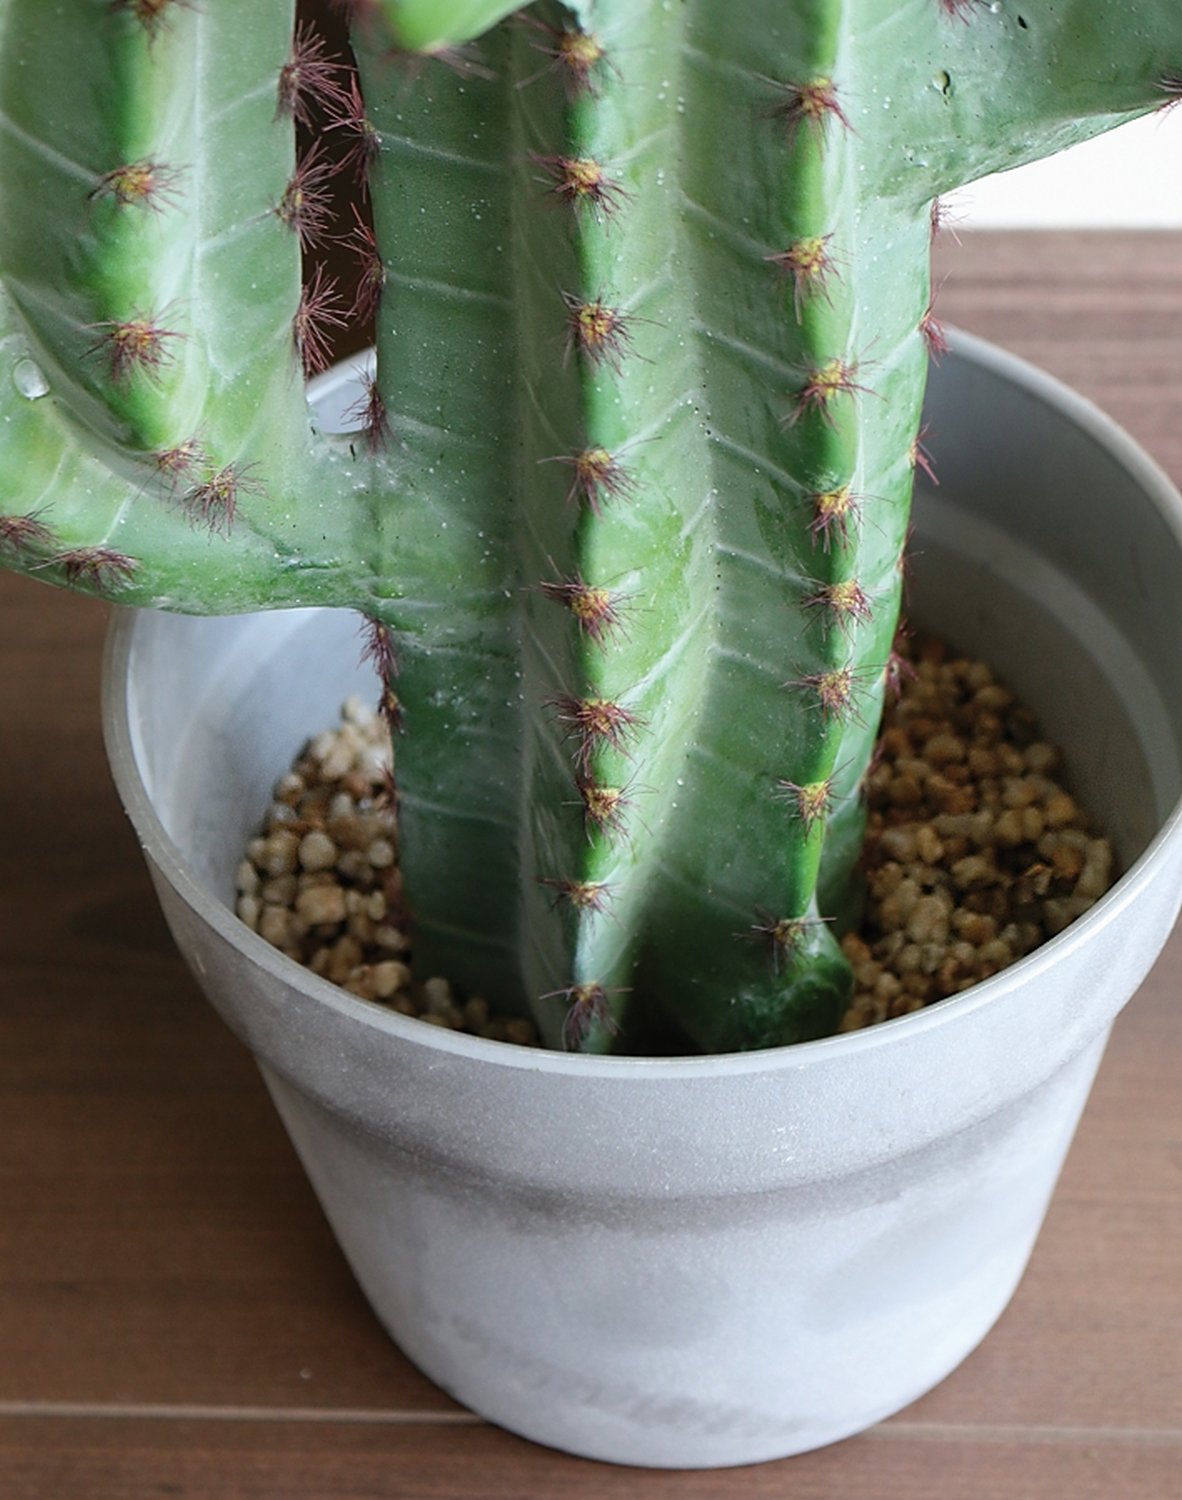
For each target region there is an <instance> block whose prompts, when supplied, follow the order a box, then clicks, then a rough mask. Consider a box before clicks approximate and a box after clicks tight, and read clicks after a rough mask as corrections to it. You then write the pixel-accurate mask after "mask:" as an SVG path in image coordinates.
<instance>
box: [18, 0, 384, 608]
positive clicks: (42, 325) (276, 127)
mask: <svg viewBox="0 0 1182 1500" xmlns="http://www.w3.org/2000/svg"><path fill="white" fill-rule="evenodd" d="M160 16H161V19H160V20H159V22H158V24H157V25H155V26H154V27H153V26H148V25H146V24H145V23H143V22H142V21H141V20H140V19H139V18H138V16H137V13H136V12H135V10H134V9H133V8H126V9H115V8H113V7H111V6H110V5H108V4H105V3H104V4H83V5H78V4H74V5H70V6H22V5H13V4H11V3H10V4H8V5H7V6H6V7H5V9H4V11H3V12H2V14H0V20H2V25H3V30H2V33H0V35H2V38H3V60H2V64H0V180H2V181H3V183H4V204H5V212H4V213H3V215H2V216H0V274H2V276H3V283H4V291H3V293H2V294H0V302H2V304H3V305H2V308H0V322H2V329H0V337H2V339H3V343H2V348H3V355H2V356H0V359H2V362H3V363H4V365H5V366H6V370H7V371H8V372H11V373H12V376H13V378H8V379H5V380H4V384H3V390H2V392H0V406H2V407H3V409H4V411H5V415H6V418H7V420H8V422H9V427H8V428H7V429H6V433H5V443H4V446H3V449H2V450H0V514H4V515H7V516H8V517H9V518H10V519H9V521H8V523H6V527H5V530H6V534H7V535H8V537H9V540H8V541H7V542H5V544H4V558H5V561H6V562H7V563H9V564H11V565H15V566H17V567H21V568H25V569H26V570H28V571H29V572H31V573H32V574H33V575H34V576H38V577H43V578H46V579H49V580H52V581H68V582H71V583H73V584H75V585H77V586H80V587H84V588H90V589H92V590H94V591H97V592H104V591H109V592H111V593H113V594H114V595H115V596H117V597H118V598H119V599H120V600H121V601H123V602H127V603H151V604H159V605H165V606H168V607H172V608H180V609H186V610H191V611H197V612H214V611H226V610H241V609H250V608H259V607H262V606H267V605H292V604H306V603H312V602H317V601H318V602H321V603H326V604H341V603H346V602H350V603H351V602H354V601H355V599H356V597H357V592H358V588H357V585H356V583H355V582H354V579H353V573H354V568H353V560H354V553H355V547H354V530H355V512H353V511H352V510H351V508H347V507H341V506H330V505H326V504H325V503H324V501H322V500H321V499H320V498H319V497H320V496H321V495H326V494H328V493H329V492H330V488H329V486H330V484H331V483H335V480H336V474H335V473H332V474H331V479H330V471H332V470H333V469H334V463H335V461H334V459H333V447H332V445H331V444H330V443H327V442H325V441H323V440H319V439H314V438H313V436H312V434H311V430H310V426H309V422H308V416H307V409H306V403H305V399H304V391H303V381H302V378H301V376H300V372H299V362H298V358H297V356H296V351H295V348H294V345H293V335H292V326H293V317H294V315H295V312H296V309H297V306H298V304H299V298H300V259H301V256H300V245H299V236H298V234H297V232H296V230H295V228H294V227H293V226H292V225H291V224H289V223H287V222H285V221H284V220H283V218H282V216H281V215H280V214H279V213H277V212H276V209H277V208H278V207H280V206H281V205H282V203H283V201H284V194H285V192H286V189H287V184H289V183H290V182H291V181H292V179H293V164H294V159H295V157H294V144H293V132H292V125H291V121H290V119H284V118H280V117H278V116H279V112H278V110H277V98H278V95H277V85H278V82H279V78H280V72H281V69H282V67H283V65H284V62H285V61H286V59H287V57H288V55H289V52H290V49H291V45H292V42H291V36H292V30H291V28H292V16H293V5H292V0H260V3H258V4H257V5H255V6H253V7H252V12H251V24H250V25H249V26H244V25H242V18H241V13H240V12H238V11H237V10H236V8H235V7H230V6H226V5H202V6H200V7H188V6H182V5H180V4H176V5H172V6H169V7H167V8H166V9H165V10H164V11H162V12H161V13H160ZM137 321H142V322H143V323H144V324H145V325H146V327H150V328H156V329H158V330H166V331H167V333H166V334H161V335H160V337H159V348H158V353H159V359H158V360H157V361H156V362H155V363H153V362H152V359H151V350H150V345H149V346H146V347H148V350H149V352H148V357H147V358H144V359H139V358H137V357H136V355H135V350H136V349H137V348H142V347H145V346H139V345H136V344H135V343H134V342H133V343H131V344H129V346H128V348H129V349H130V350H131V352H130V353H129V354H128V355H127V357H126V359H124V360H123V362H122V363H120V356H119V355H118V353H117V351H116V349H115V347H114V344H113V342H112V337H113V334H114V331H115V330H117V329H119V328H121V327H124V326H125V325H127V324H129V323H136V322H137ZM143 337H144V338H147V339H149V340H150V334H149V333H146V332H145V333H143ZM30 380H31V381H32V383H33V385H34V387H36V388H38V389H40V388H41V387H42V386H44V387H45V388H46V389H47V395H46V397H45V399H36V398H34V399H33V400H30V398H29V397H28V396H25V395H22V393H21V386H22V384H23V385H28V383H29V381H30ZM14 423H15V427H14V426H13V424H14ZM18 430H19V432H20V433H21V434H22V437H21V440H20V441H19V442H18V441H16V439H15V437H14V436H13V434H14V432H15V431H18ZM170 453H171V454H173V455H174V456H175V458H176V464H175V466H174V467H166V466H165V464H164V460H165V459H166V458H167V456H168V455H169V454H170ZM186 454H187V455H188V457H186ZM34 456H35V457H34ZM336 469H337V471H338V472H339V465H337V466H336ZM39 474H41V475H46V476H47V478H48V482H47V483H46V484H45V485H43V486H41V487H38V486H37V485H36V483H35V479H36V476H37V475H39ZM32 513H36V514H37V518H38V525H37V526H35V527H33V528H32V530H31V532H30V527H29V525H28V523H27V522H22V521H21V518H22V517H27V516H28V515H30V514H32ZM30 538H31V539H30ZM78 554H81V555H82V562H81V564H79V563H77V561H76V558H77V555H78ZM88 554H89V555H93V556H94V557H96V558H98V559H99V560H100V562H101V559H102V558H103V557H104V556H109V557H110V558H111V559H114V560H115V561H116V566H115V567H114V568H111V567H106V568H103V567H101V566H90V565H88V564H87V562H86V558H87V555H88ZM55 557H65V558H67V559H75V561H74V563H73V564H72V565H70V566H69V567H68V568H63V566H61V565H59V564H55V562H54V561H53V559H54V558H55ZM120 559H122V560H123V562H122V563H119V561H118V560H120Z"/></svg>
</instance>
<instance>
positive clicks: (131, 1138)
mask: <svg viewBox="0 0 1182 1500" xmlns="http://www.w3.org/2000/svg"><path fill="white" fill-rule="evenodd" d="M940 271H941V274H943V273H944V272H946V271H947V272H949V273H951V274H950V279H949V281H948V284H947V286H946V288H945V290H944V293H943V297H942V299H941V300H942V306H941V309H940V311H941V312H942V313H943V314H944V315H945V316H947V317H948V318H949V319H951V320H953V321H956V322H958V323H960V324H962V325H964V326H967V327H970V328H972V329H974V330H975V331H978V332H981V333H984V334H986V335H987V336H989V337H992V338H995V339H997V340H999V341H1000V342H1003V343H1006V344H1008V345H1009V346H1010V347H1012V348H1014V349H1016V350H1017V352H1019V353H1021V354H1023V355H1026V356H1027V357H1029V358H1031V359H1033V360H1035V361H1036V362H1037V363H1040V364H1042V365H1044V366H1045V367H1047V368H1049V369H1050V370H1052V371H1053V372H1054V373H1057V374H1059V375H1061V376H1063V377H1064V378H1065V379H1068V380H1069V381H1071V382H1072V383H1073V384H1075V385H1077V386H1078V387H1079V388H1081V389H1082V390H1083V391H1084V392H1085V394H1087V395H1089V396H1091V397H1092V398H1093V399H1095V400H1097V401H1098V402H1099V403H1100V404H1101V405H1102V406H1104V407H1105V408H1106V409H1107V410H1109V411H1110V412H1111V413H1112V414H1113V415H1114V416H1116V417H1117V419H1118V420H1119V421H1121V422H1122V423H1124V424H1125V425H1126V426H1127V427H1128V428H1129V429H1130V430H1131V431H1132V432H1133V434H1134V435H1135V436H1136V437H1137V438H1138V439H1139V440H1140V441H1141V442H1142V443H1144V444H1145V446H1146V447H1148V448H1149V450H1150V451H1151V452H1152V453H1153V454H1154V455H1155V456H1156V457H1157V459H1158V461H1159V462H1161V463H1162V464H1163V466H1164V467H1165V468H1166V469H1167V470H1169V471H1170V472H1171V473H1172V474H1173V475H1174V477H1175V479H1182V237H1180V236H1176V235H1172V234H1135V235H1133V234H1088V235H1061V234H1040V235H1027V236H1023V235H980V236H972V237H966V238H965V243H964V244H963V246H962V247H960V248H957V247H956V246H954V245H951V244H949V245H947V246H945V247H944V248H943V249H942V250H941V253H940ZM105 619H106V610H105V609H104V607H103V606H100V605H97V604H95V603H94V602H93V601H89V600H85V599H79V598H74V597H69V596H63V595H60V594H55V593H53V592H52V591H51V590H49V589H47V588H44V587H43V586H41V585H39V584H36V583H31V582H29V581H27V580H18V579H13V578H8V577H4V578H0V1497H3V1500H147V1497H149V1496H158V1495H173V1496H180V1497H182V1500H303V1497H308V1500H313V1497H314V1500H354V1497H362V1496H364V1497H367V1500H373V1497H379V1496H392V1497H393V1496H397V1497H399V1500H403V1497H418V1496H422V1497H433V1500H436V1497H439V1500H443V1497H447V1500H455V1497H461V1496H463V1497H467V1496H473V1497H475V1496H488V1497H499V1496H502V1495H504V1496H509V1495H513V1496H521V1495H524V1496H546V1497H549V1496H551V1495H556V1494H559V1493H561V1494H562V1495H563V1496H564V1497H565V1500H598V1497H602V1500H608V1497H612V1496H616V1495H621V1496H622V1495H625V1494H627V1495H628V1496H630V1497H631V1496H635V1495H640V1496H641V1497H645V1496H651V1497H658V1496H663V1495H670V1496H672V1495H677V1496H679V1497H684V1500H706V1497H711V1500H713V1497H723V1496H726V1497H728V1500H743V1497H746V1496H750V1497H760V1496H765V1495H766V1496H769V1497H770V1496H771V1495H773V1494H775V1495H781V1494H785V1493H791V1494H792V1495H793V1497H794V1500H813V1497H818V1500H819V1497H822V1496H824V1497H832V1496H837V1495H840V1496H841V1497H842V1500H863V1497H865V1500H871V1497H873V1500H881V1497H884V1496H889V1495H895V1494H907V1495H908V1496H909V1497H910V1500H929V1497H930V1500H935V1497H937V1496H939V1497H940V1500H946V1497H948V1496H954V1497H956V1500H986V1497H989V1500H994V1497H996V1500H1002V1497H1005V1500H1018V1497H1023V1500H1044V1497H1045V1500H1052V1497H1054V1500H1059V1497H1060V1496H1062V1495H1066V1494H1070V1495H1072V1496H1074V1497H1083V1500H1093V1497H1094V1500H1168V1497H1174V1496H1176V1495H1177V1494H1179V1493H1182V1339H1180V1338H1179V1330H1182V1276H1179V1274H1178V1271H1179V1264H1180V1260H1182V1250H1180V1248H1179V1247H1182V1102H1180V1101H1182V1008H1180V1007H1179V1004H1178V992H1179V989H1180V987H1182V939H1179V938H1178V937H1177V936H1176V937H1175V939H1174V940H1173V941H1172V942H1171V944H1170V947H1169V948H1168V949H1167V952H1166V954H1165V956H1164V957H1163V959H1162V961H1161V962H1160V963H1159V965H1158V967H1157V969H1156V970H1155V971H1154V973H1153V975H1152V976H1151V977H1150V979H1149V980H1148V981H1147V983H1146V985H1145V986H1144V989H1143V991H1142V993H1141V995H1140V996H1139V997H1138V998H1137V1000H1136V1002H1135V1003H1134V1004H1133V1005H1132V1007H1131V1008H1130V1009H1129V1011H1128V1012H1127V1013H1126V1014H1125V1016H1124V1017H1122V1019H1121V1021H1120V1022H1119V1024H1118V1026H1117V1028H1116V1032H1115V1035H1114V1038H1113V1041H1112V1044H1111V1047H1110V1049H1109V1054H1108V1056H1107V1058H1106V1060H1105V1062H1104V1065H1103V1068H1102V1069H1101V1073H1100V1077H1099V1080H1098V1082H1097V1085H1096V1090H1095V1093H1094V1095H1093V1098H1092V1101H1091V1103H1090V1105H1089V1107H1088V1110H1087V1113H1086V1114H1085V1117H1084V1120H1083V1123H1082V1125H1081V1128H1080V1132H1079V1136H1078V1139H1077V1142H1076V1145H1075V1147H1074V1149H1073V1151H1072V1154H1071V1157H1070V1159H1069V1162H1068V1165H1067V1169H1066V1172H1065V1174H1064V1178H1063V1181H1062V1183H1061V1185H1060V1188H1059V1191H1058V1193H1057V1195H1056V1198H1055V1202H1054V1204H1053V1206H1052V1209H1051V1213H1050V1217H1049V1219H1048V1223H1047V1226H1046V1230H1045V1231H1044V1234H1043V1237H1042V1239H1041V1240H1040V1243H1039V1246H1038V1248H1037V1250H1036V1252H1035V1256H1034V1260H1033V1262H1032V1264H1031V1267H1030V1271H1029V1273H1028V1275H1027V1277H1026V1279H1025V1281H1024V1282H1023V1284H1022V1286H1021V1288H1020V1289H1019V1291H1018V1294H1017V1296H1016V1298H1015V1300H1014V1302H1013V1304H1012V1305H1011V1307H1010V1309H1009V1310H1008V1311H1007V1313H1006V1314H1005V1315H1004V1317H1003V1318H1002V1321H1001V1323H1000V1324H999V1325H998V1327H997V1329H996V1330H995V1331H994V1333H993V1334H992V1335H991V1336H990V1338H989V1339H988V1340H987V1341H986V1343H985V1344H984V1345H983V1346H982V1347H981V1349H979V1350H978V1351H977V1352H976V1353H975V1354H974V1355H973V1356H972V1357H971V1358H970V1359H969V1360H968V1361H967V1363H966V1364H965V1365H964V1366H963V1367H962V1368H961V1369H960V1370H959V1371H957V1372H956V1373H955V1374H954V1375H953V1376H952V1377H951V1378H950V1379H949V1380H948V1381H946V1382H945V1383H944V1385H942V1386H941V1387H940V1388H939V1389H937V1390H936V1391H934V1392H932V1393H931V1394H930V1395H929V1396H927V1397H926V1398H925V1399H924V1400H922V1401H920V1402H919V1403H917V1404H916V1405H915V1406H914V1407H912V1408H911V1409H910V1410H909V1411H907V1412H905V1413H903V1414H902V1415H901V1416H900V1417H898V1418H896V1419H894V1420H893V1421H891V1422H888V1423H886V1424H884V1425H883V1426H882V1427H880V1428H878V1429H876V1430H875V1431H874V1432H872V1433H870V1434H867V1435H865V1436H864V1437H862V1438H859V1439H855V1440H852V1441H850V1442H848V1443H844V1444H841V1445H838V1446H837V1447H835V1448H833V1449H829V1450H826V1451H825V1452H822V1453H818V1454H812V1455H806V1456H803V1457H800V1458H797V1459H793V1460H789V1461H787V1462H785V1463H779V1464H771V1465H764V1466H760V1467H758V1468H751V1469H742V1470H733V1471H726V1472H724V1473H721V1474H711V1473H693V1474H658V1473H648V1472H644V1471H638V1470H625V1469H612V1468H610V1467H607V1466H604V1465H599V1464H592V1463H586V1462H583V1461H580V1460H576V1459H572V1458H567V1457H564V1456H563V1455H560V1454H555V1453H550V1452H547V1451H545V1450H543V1449H540V1448H537V1447H534V1446H532V1445H530V1444H528V1443H525V1442H521V1441H519V1440H517V1439H515V1438H512V1437H509V1436H507V1435H505V1434H503V1433H499V1432H496V1431H495V1430H493V1429H491V1428H489V1427H487V1426H486V1425H485V1424H483V1423H481V1422H479V1421H478V1420H477V1419H475V1418H473V1417H471V1416H469V1415H468V1414H467V1413H464V1412H462V1411H460V1409H459V1408H457V1407H456V1406H455V1405H454V1404H453V1403H452V1402H451V1401H450V1400H449V1399H448V1398H447V1397H446V1396H444V1395H442V1394H441V1393H440V1392H438V1391H437V1390H435V1388H434V1387H432V1386H431V1385H430V1384H429V1382H427V1381H426V1380H425V1379H424V1378H423V1377H422V1376H420V1375H419V1374H418V1373H417V1372H416V1371H415V1370H414V1369H413V1368H412V1367H411V1366H410V1365H409V1364H408V1362H407V1361H406V1360H405V1359H403V1357H402V1356H401V1355H400V1354H399V1353H398V1351H397V1350H396V1349H395V1348H394V1347H393V1346H392V1345H391V1344H390V1343H389V1341H388V1340H387V1339H386V1337H385V1335H384V1334H383V1333H382V1332H381V1330H380V1329H379V1328H378V1327H377V1326H376V1324H375V1322H374V1320H373V1319H372V1318H371V1316H370V1314H369V1313H368V1311H367V1309H366V1307H365V1305H364V1303H363V1301H362V1299H361V1297H360V1296H359V1294H358V1293H357V1291H356V1290H355V1288H354V1286H353V1284H352V1281H351V1279H350V1277H349V1274H348V1272H347V1270H346V1268H345V1266H344V1264H343V1261H342V1259H341V1257H340V1255H339V1253H338V1252H337V1250H336V1248H335V1246H334V1245H333V1243H332V1240H331V1237H330V1236H329V1233H328V1231H327V1229H326V1227H325V1225H324V1223H323V1220H322V1219H321V1216H320V1212H319V1209H318V1208H317V1206H316V1204H315V1202H314V1200H313V1198H312V1195H311V1193H310V1191H309V1189H308V1188H307V1186H306V1184H305V1183H304V1180H303V1178H302V1175H301V1173H300V1170H299V1167H298V1165H297V1163H296V1161H295V1158H294V1156H293V1154H292V1152H291V1149H290V1147H289V1146H288V1145H287V1142H286V1140H285V1138H284V1137H283V1135H282V1132H281V1130H280V1128H279V1126H278V1124H277V1123H276V1121H275V1119H274V1117H273V1115H272V1111H271V1107H270V1105H269V1103H268V1101H267V1099H266V1097H265V1095H264V1092H263V1089H262V1086H261V1084H260V1082H259V1080H258V1078H257V1076H256V1074H255V1071H254V1068H253V1065H252V1063H251V1062H250V1060H249V1058H248V1057H247V1056H246V1055H245V1054H244V1053H243V1052H242V1050H241V1049H240V1048H239V1046H238V1044H237V1043H236V1042H234V1041H233V1039H232V1038H231V1037H230V1036H229V1034H228V1033H227V1032H226V1031H225V1029H224V1028H223V1027H222V1025H221V1023H220V1022H219V1021H218V1020H217V1019H216V1018H215V1017H214V1015H213V1014H212V1012H211V1011H209V1010H208V1009H207V1008H206V1006H205V1005H204V1003H203V1002H202V1001H201V1000H200V998H199V996H198V994H197V991H196V988H195V986H194V985H193V983H192V981H191V980H190V978H189V976H188V975H187V973H186V971H185V969H184V967H183V965H182V964H181V962H180V960H179V959H178V958H177V957H176V955H175V953H174V952H173V950H172V948H171V946H170V942H169V939H168V937H167V934H166V932H165V930H164V926H163V923H162V921H161V919H160V917H159V915H158V914H157V911H156V908H155V905H154V900H153V897H152V894H151V889H150V885H149V882H148V878H147V875H146V873H145V872H144V870H143V867H142V865H141V863H140V859H139V853H138V850H137V848H136V846H135V839H134V836H133V835H132V833H131V831H130V829H129V827H128V825H127V823H126V821H125V819H124V817H123V815H122V812H121V811H120V809H119V807H118V804H117V801H116V798H115V796H114V793H113V791H112V789H111V787H110V784H109V780H108V777H107V773H106V769H105V765H104V761H103V756H102V748H101V740H100V734H99V729H98V663H99V655H100V649H101V638H102V633H103V629H104V625H105Z"/></svg>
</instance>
